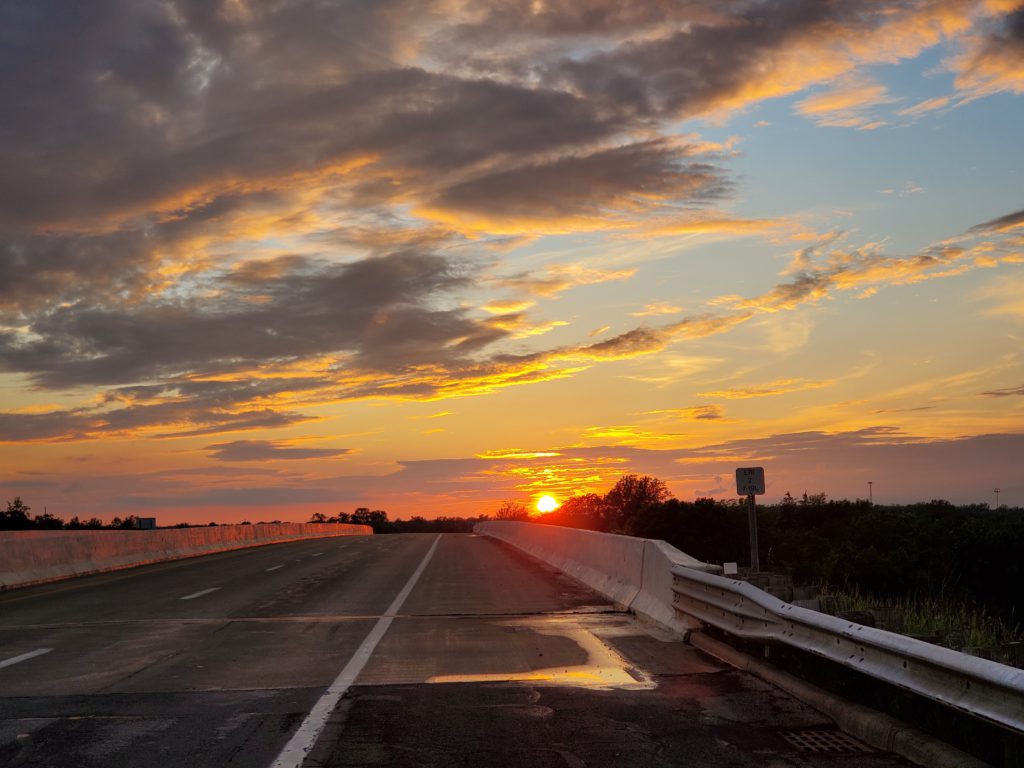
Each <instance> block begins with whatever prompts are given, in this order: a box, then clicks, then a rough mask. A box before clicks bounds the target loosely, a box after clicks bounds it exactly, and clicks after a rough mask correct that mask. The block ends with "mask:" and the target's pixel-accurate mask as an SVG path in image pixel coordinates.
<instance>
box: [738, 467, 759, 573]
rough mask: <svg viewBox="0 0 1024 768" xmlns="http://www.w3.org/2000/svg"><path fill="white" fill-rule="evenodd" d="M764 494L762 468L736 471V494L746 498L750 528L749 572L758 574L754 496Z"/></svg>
mask: <svg viewBox="0 0 1024 768" xmlns="http://www.w3.org/2000/svg"><path fill="white" fill-rule="evenodd" d="M763 493H764V467H740V468H739V469H737V470H736V494H737V495H738V496H746V497H747V524H748V526H749V527H750V570H751V571H753V572H754V573H760V571H761V561H760V558H759V557H758V556H757V502H756V501H755V500H754V495H755V494H763Z"/></svg>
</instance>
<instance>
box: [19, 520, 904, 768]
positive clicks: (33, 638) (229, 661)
mask: <svg viewBox="0 0 1024 768" xmlns="http://www.w3.org/2000/svg"><path fill="white" fill-rule="evenodd" d="M435 542H436V545H437V546H436V549H435V550H434V552H433V554H432V556H431V557H430V558H429V561H427V562H426V565H425V567H424V568H423V570H422V573H421V575H420V576H419V577H418V578H415V579H414V578H413V577H414V574H415V573H416V571H417V568H418V567H419V566H420V565H421V564H422V563H423V562H424V559H425V558H426V557H427V555H428V553H429V552H430V551H431V549H432V548H433V547H434V545H435ZM410 586H411V590H410V591H408V593H407V597H406V599H404V601H402V602H401V604H400V605H396V597H397V596H399V595H401V594H402V593H403V588H406V587H410ZM389 609H390V612H391V613H393V614H394V615H393V616H392V615H391V613H389ZM381 617H386V618H385V619H384V620H383V621H382V619H381ZM382 630H383V631H384V634H383V635H382V636H381V637H380V640H379V644H376V645H374V644H373V643H372V642H369V641H368V636H370V637H371V639H372V636H373V635H374V634H375V632H376V634H378V635H379V634H380V632H381V631H382ZM33 654H34V655H33ZM367 654H369V655H368V661H367V662H366V664H365V666H364V667H362V668H358V669H357V670H356V673H355V677H354V681H353V684H352V685H351V686H350V687H347V688H344V690H343V691H342V692H341V693H340V694H339V695H340V702H339V703H338V705H337V706H336V707H335V708H334V709H333V710H332V711H331V714H330V717H329V719H328V721H327V722H326V725H325V727H324V728H323V730H322V732H321V735H320V737H319V739H318V741H317V742H316V744H315V746H313V747H312V749H311V751H310V752H309V754H308V757H307V758H306V760H305V765H306V766H307V768H309V767H310V766H373V765H381V766H384V765H389V766H426V765H436V766H453V765H466V766H530V767H531V768H544V767H545V766H558V767H559V768H564V767H567V768H581V767H582V766H610V765H623V764H630V765H643V766H677V765H687V766H759V767H760V766H778V767H779V768H781V767H782V766H801V767H803V768H814V767H816V766H829V767H830V768H847V767H849V766H858V767H861V766H863V767H874V766H878V767H879V768H881V767H882V766H906V765H908V764H907V763H905V762H904V761H902V760H901V759H899V758H896V757H894V756H892V755H888V754H879V753H870V754H864V753H849V754H828V753H820V754H819V753H815V752H810V751H805V750H804V749H802V748H799V747H797V746H794V745H793V744H791V743H790V742H789V741H788V740H787V739H786V738H784V735H783V732H784V731H803V730H818V729H824V730H828V729H831V728H832V726H831V723H829V722H828V721H827V719H825V718H824V717H823V716H821V715H819V714H818V713H817V712H815V711H813V710H811V709H809V708H808V707H805V706H804V705H802V704H800V703H799V702H797V701H795V700H794V699H792V698H791V697H789V696H787V695H786V694H783V693H781V692H780V691H777V690H775V689H773V688H771V687H769V686H767V685H764V684H763V683H761V682H759V681H757V680H756V679H754V678H751V677H749V676H747V675H743V674H741V673H738V672H736V671H734V670H732V669H730V668H727V667H724V666H723V665H722V664H720V663H718V662H717V661H715V660H713V659H711V658H709V657H707V656H704V655H703V654H701V653H700V652H699V651H697V650H695V649H693V648H691V647H689V646H686V645H683V644H681V643H675V642H669V641H668V640H667V639H666V638H663V637H659V636H657V633H652V632H651V631H648V630H647V629H645V628H643V627H641V626H639V625H638V624H637V623H636V622H635V621H633V620H632V618H631V617H629V616H628V615H626V614H623V613H621V612H619V611H617V610H615V608H614V606H612V605H611V604H609V603H608V601H607V600H604V599H603V598H601V597H600V596H598V595H596V594H594V593H593V592H590V591H588V590H586V589H585V588H583V587H581V586H580V585H578V584H577V583H575V582H573V581H571V580H570V579H568V578H567V577H565V576H563V575H561V574H558V573H555V572H553V571H552V570H551V569H550V568H547V567H545V566H542V565H539V564H537V563H536V562H534V561H531V560H529V559H527V558H526V557H524V556H522V555H520V554H518V553H517V552H515V551H514V550H511V549H510V548H507V547H505V546H504V545H501V544H498V543H496V542H494V541H492V540H489V539H485V538H481V537H476V536H470V535H445V536H442V537H441V538H440V540H437V537H436V536H429V535H400V536H377V537H355V538H339V539H330V540H314V541H304V542H296V543H289V544H279V545H275V546H270V547H261V548H258V549H253V550H242V551H238V552H232V553H225V554H220V555H212V556H208V557H203V558H196V559H191V560H184V561H178V562H173V563H166V564H161V565H155V566H148V567H145V568H139V569H134V570H131V571H123V572H119V573H113V574H105V575H98V576H92V577H87V578H82V579H76V580H73V581H67V582H62V583H57V584H52V585H47V586H42V587H36V588H31V589H25V590H18V591H14V592H10V593H8V594H5V595H0V765H33V766H60V767H61V768H66V767H68V766H76V767H80V768H89V767H90V766H103V767H104V768H116V767H118V766H165V765H166V766H189V768H202V767H203V766H231V765H239V766H257V767H258V768H263V767H264V766H267V767H269V766H270V765H271V764H272V763H274V761H275V759H277V758H278V756H279V755H280V754H281V753H282V750H284V749H285V748H286V745H287V744H288V743H289V740H290V739H292V738H293V737H294V738H297V739H300V741H301V738H302V737H303V734H304V733H306V734H308V733H310V732H313V731H315V728H314V726H313V725H311V724H310V719H309V717H308V715H309V713H310V711H311V710H313V709H314V707H315V706H316V705H317V703H318V702H321V703H322V702H323V699H324V697H325V695H329V694H325V690H327V689H328V687H329V686H332V684H336V683H337V682H338V680H339V676H341V677H344V672H343V670H345V669H349V670H350V671H351V670H352V669H353V666H352V665H351V664H350V662H351V661H352V659H353V658H354V657H355V658H361V657H362V656H366V655H367ZM347 665H348V666H347ZM311 729H312V730H311ZM295 734H298V736H295ZM291 743H293V744H294V743H295V742H294V741H293V742H291ZM307 746H308V745H307Z"/></svg>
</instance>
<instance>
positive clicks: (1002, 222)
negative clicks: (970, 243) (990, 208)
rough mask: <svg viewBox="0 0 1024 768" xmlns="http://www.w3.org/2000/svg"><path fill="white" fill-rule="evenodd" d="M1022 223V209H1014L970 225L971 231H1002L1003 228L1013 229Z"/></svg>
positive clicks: (1023, 220)
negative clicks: (1011, 211)
mask: <svg viewBox="0 0 1024 768" xmlns="http://www.w3.org/2000/svg"><path fill="white" fill-rule="evenodd" d="M1021 225H1024V210H1020V211H1014V212H1013V213H1007V214H1006V215H1005V216H999V217H998V218H995V219H992V220H990V221H986V222H983V223H981V224H975V225H974V226H973V227H971V229H970V231H971V232H1002V231H1005V230H1009V229H1013V228H1015V227H1019V226H1021Z"/></svg>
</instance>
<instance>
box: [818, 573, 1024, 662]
mask: <svg viewBox="0 0 1024 768" xmlns="http://www.w3.org/2000/svg"><path fill="white" fill-rule="evenodd" d="M820 596H821V602H822V610H824V611H825V612H826V613H832V614H833V615H835V614H841V613H846V612H848V611H866V612H868V613H870V614H871V615H872V616H873V617H874V619H875V624H876V626H877V627H879V628H880V629H885V630H888V631H890V632H896V633H899V634H901V635H910V636H913V637H918V638H920V639H922V640H927V641H928V642H932V643H935V644H936V645H941V646H944V647H946V648H952V649H953V650H955V651H963V652H965V653H970V654H972V655H975V656H982V657H984V658H987V659H993V660H995V661H1001V662H1003V663H1017V664H1018V665H1019V664H1020V663H1021V661H1022V657H1021V654H1020V652H1019V651H1017V650H1015V649H1014V647H1013V646H1012V645H1011V644H1012V643H1021V642H1024V631H1022V628H1021V625H1020V623H1019V622H1017V621H1015V619H1016V616H1015V615H1014V614H1011V615H1010V617H1009V619H1008V620H1007V619H1004V618H1002V617H1000V616H994V615H992V614H990V613H989V612H987V611H986V610H985V609H984V608H983V607H979V606H976V605H973V604H970V603H965V602H963V601H959V600H949V599H943V598H941V597H934V596H924V597H921V596H913V597H903V598H878V597H875V596H873V595H869V594H865V593H862V592H859V591H858V590H856V589H852V590H851V589H835V588H831V587H829V586H828V585H825V586H823V587H822V588H821V595H820Z"/></svg>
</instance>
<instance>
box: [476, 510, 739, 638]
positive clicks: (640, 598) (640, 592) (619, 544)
mask: <svg viewBox="0 0 1024 768" xmlns="http://www.w3.org/2000/svg"><path fill="white" fill-rule="evenodd" d="M473 530H474V532H476V533H479V534H483V535H485V536H490V537H492V538H495V539H500V540H501V541H504V542H506V543H508V544H511V545H512V546H514V547H516V548H517V549H520V550H522V551H523V552H526V553H527V554H529V555H532V556H533V557H536V558H537V559H538V560H542V561H544V562H546V563H548V564H549V565H553V566H555V567H556V568H558V569H559V570H561V571H564V572H565V573H567V574H568V575H570V576H572V577H573V578H574V579H576V580H578V581H581V582H583V583H584V584H586V585H587V586H588V587H590V588H591V589H593V590H595V591H597V592H600V593H601V594H602V595H604V596H606V597H608V598H611V599H612V600H614V601H615V602H616V603H618V604H620V605H622V606H623V607H624V608H626V609H628V610H631V611H633V612H634V613H635V614H636V615H637V616H640V617H641V618H643V619H646V620H648V621H651V622H654V623H655V624H658V625H660V626H662V627H665V628H667V629H670V630H672V631H674V632H681V633H686V632H688V631H689V630H691V629H693V628H694V627H695V626H696V625H695V624H691V623H687V621H686V619H685V618H683V617H680V616H679V615H678V614H677V613H676V611H674V610H673V608H672V568H673V567H674V566H677V565H681V566H685V567H687V568H695V569H697V570H700V571H706V572H710V573H721V571H722V569H721V567H720V566H717V565H710V564H708V563H704V562H701V561H700V560H697V559H696V558H693V557H690V556H689V555H687V554H686V553H685V552H681V551H679V550H678V549H676V548H675V547H673V546H672V545H671V544H668V543H667V542H664V541H659V540H656V539H638V538H636V537H634V536H619V535H616V534H612V533H598V532H597V531H586V530H582V529H579V528H564V527H562V526H558V525H541V524H539V523H520V522H515V521H510V520H488V521H485V522H482V523H477V524H476V525H475V526H474V527H473Z"/></svg>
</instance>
